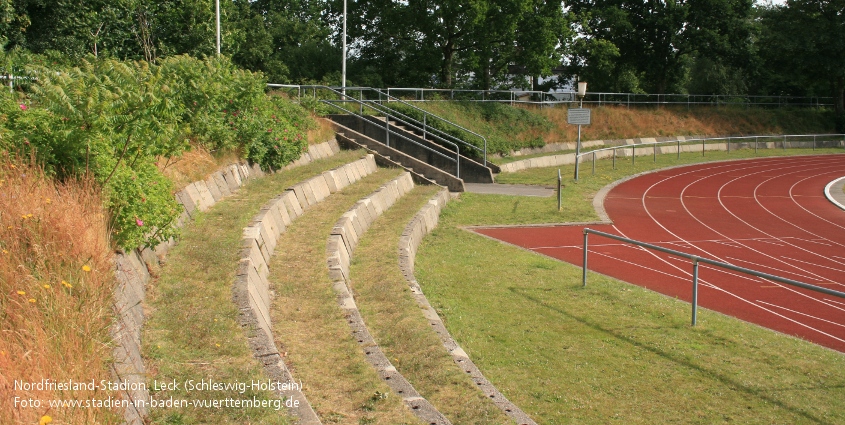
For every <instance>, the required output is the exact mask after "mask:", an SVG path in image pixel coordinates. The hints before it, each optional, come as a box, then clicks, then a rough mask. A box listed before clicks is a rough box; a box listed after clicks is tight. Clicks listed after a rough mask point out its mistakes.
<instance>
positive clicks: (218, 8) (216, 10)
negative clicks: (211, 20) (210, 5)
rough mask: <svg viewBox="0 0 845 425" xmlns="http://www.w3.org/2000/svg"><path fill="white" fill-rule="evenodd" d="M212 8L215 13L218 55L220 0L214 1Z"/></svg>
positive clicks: (218, 51) (218, 52)
mask: <svg viewBox="0 0 845 425" xmlns="http://www.w3.org/2000/svg"><path fill="white" fill-rule="evenodd" d="M214 9H215V12H216V15H217V56H220V0H215V1H214Z"/></svg>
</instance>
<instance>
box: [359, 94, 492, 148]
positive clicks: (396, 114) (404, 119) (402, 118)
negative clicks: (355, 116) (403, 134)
mask: <svg viewBox="0 0 845 425" xmlns="http://www.w3.org/2000/svg"><path fill="white" fill-rule="evenodd" d="M362 102H365V103H367V104H368V105H369V106H370V108H372V109H373V110H375V111H377V112H380V113H382V114H385V115H393V119H394V120H395V121H396V122H398V123H401V124H404V125H406V126H408V127H411V128H412V129H414V130H419V131H421V132H422V133H423V139H425V138H426V136H427V135H431V136H432V137H434V138H436V139H438V140H440V141H443V142H445V143H449V144H451V145H453V146H454V145H455V143H453V142H451V141H449V140H447V139H446V138H445V137H448V138H451V139H454V140H456V141H458V142H460V143H463V144H465V145H467V146H469V147H471V148H473V149H475V150H477V151H479V152H480V151H481V149H480V148H479V147H478V146H475V145H472V144H470V143H467V142H465V141H463V140H461V139H459V138H456V137H455V136H452V135H450V134H448V133H444V132H442V131H440V130H438V129H436V128H433V127H432V128H431V129H433V130H437V132H438V133H442V134H443V136H440V135H439V134H436V133H431V131H430V130H427V129H426V128H425V127H422V128H421V127H419V126H418V125H416V124H419V125H423V126H424V125H425V124H424V123H421V122H419V120H416V119H414V118H413V117H410V116H408V115H405V114H403V113H402V112H400V111H396V110H394V109H390V108H388V107H386V106H384V105H382V104H381V103H378V102H376V101H373V100H363V101H362ZM414 123H416V124H414ZM444 136H445V137H444Z"/></svg>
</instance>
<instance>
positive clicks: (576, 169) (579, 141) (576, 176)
mask: <svg viewBox="0 0 845 425" xmlns="http://www.w3.org/2000/svg"><path fill="white" fill-rule="evenodd" d="M580 97H581V104H580V106H579V108H583V107H584V97H583V96H580ZM580 154H581V124H578V142H577V143H576V144H575V180H578V156H579V155H580Z"/></svg>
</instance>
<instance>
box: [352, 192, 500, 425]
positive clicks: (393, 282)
mask: <svg viewBox="0 0 845 425" xmlns="http://www.w3.org/2000/svg"><path fill="white" fill-rule="evenodd" d="M439 189H440V188H439V187H437V186H418V187H416V188H415V189H414V190H413V191H412V192H411V193H409V194H407V195H405V197H403V198H402V199H400V200H399V201H398V202H397V203H396V204H394V205H393V206H392V207H391V208H390V209H389V210H388V211H387V212H385V213H384V215H382V216H381V217H380V218H379V219H378V220H376V221H375V222H374V223H373V225H372V226H371V227H370V229H369V230H368V231H367V233H366V234H365V235H364V237H363V238H361V241H360V243H359V245H358V248H356V250H355V256H354V257H353V259H352V271H351V275H352V289H353V291H355V300H356V302H357V303H358V307H359V309H360V311H361V315H362V316H363V318H364V321H365V323H367V327H368V328H369V329H370V332H372V334H373V337H374V338H375V340H376V342H377V343H378V344H379V346H380V347H381V348H382V350H384V354H385V355H386V356H387V357H388V358H389V359H390V360H391V362H392V363H393V365H394V366H395V367H396V368H397V370H398V371H399V372H400V373H402V374H403V375H404V376H405V378H407V379H408V380H409V381H410V382H411V384H412V385H414V388H416V389H417V391H419V393H420V394H421V395H422V396H423V397H425V398H426V399H427V400H428V401H429V402H431V403H432V404H433V405H434V406H435V407H436V408H437V409H438V410H439V411H440V412H441V413H443V414H444V415H446V417H447V418H449V420H451V421H452V423H454V424H505V423H511V421H510V419H509V418H508V417H506V416H505V415H504V414H503V413H502V411H501V410H499V409H498V408H497V407H496V406H495V405H494V404H493V403H492V402H491V401H490V399H489V398H487V397H485V395H484V394H482V393H481V392H480V391H479V390H478V388H477V386H476V385H475V383H473V382H472V381H471V380H470V379H469V378H468V377H467V375H466V373H463V371H462V370H461V369H460V368H459V367H458V366H457V365H456V364H455V363H454V361H453V360H452V357H451V356H450V355H449V354H448V353H447V352H446V350H445V348H443V344H442V342H441V341H440V337H438V336H437V335H436V334H435V333H434V332H433V331H432V330H431V326H430V325H429V323H428V321H427V320H426V319H425V317H424V316H423V314H422V312H421V311H420V308H419V306H418V305H417V303H416V301H414V299H413V298H412V297H411V292H410V290H409V288H408V283H407V281H406V280H405V278H404V276H403V275H402V272H401V271H400V270H399V264H398V258H399V254H398V251H397V247H398V245H399V237H400V236H401V235H402V232H403V231H404V229H405V226H406V225H407V224H408V222H410V221H411V219H412V218H413V217H414V215H415V214H416V213H417V211H419V209H420V208H421V207H422V206H423V205H424V204H425V203H426V202H428V200H429V199H431V197H432V196H433V195H434V194H435V193H437V191H438V190H439Z"/></svg>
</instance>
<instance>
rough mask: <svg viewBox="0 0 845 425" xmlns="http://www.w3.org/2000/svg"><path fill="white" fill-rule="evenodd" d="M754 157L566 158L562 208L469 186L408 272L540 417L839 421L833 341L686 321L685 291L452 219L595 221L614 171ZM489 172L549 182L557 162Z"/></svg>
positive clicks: (839, 358) (839, 383) (506, 386)
mask: <svg viewBox="0 0 845 425" xmlns="http://www.w3.org/2000/svg"><path fill="white" fill-rule="evenodd" d="M760 152H761V153H760V154H761V155H783V154H784V153H783V152H782V151H780V150H776V149H773V150H769V151H763V150H761V151H760ZM821 152H823V151H821V150H819V151H817V153H821ZM826 152H831V151H830V150H828V151H826ZM838 152H841V150H839V151H838ZM797 153H805V154H808V153H811V151H809V150H805V151H797V150H790V151H788V152H787V154H797ZM749 156H754V152H753V150H744V151H738V152H737V151H734V152H731V153H730V154H728V153H726V152H708V153H707V156H706V158H702V157H701V154H700V153H698V154H686V155H683V154H682V157H681V160H680V161H677V160H676V159H675V155H674V154H672V155H663V156H658V159H657V162H656V163H653V162H652V159H651V158H648V157H641V158H638V160H637V162H636V166H632V165H631V163H630V160H629V161H628V162H619V163H618V164H617V166H618V167H617V168H618V169H617V170H615V171H614V170H610V168H611V166H610V161H599V164H598V172H597V173H596V175H595V176H592V175H590V169H589V167H585V169H582V170H583V171H584V172H583V174H582V179H581V180H580V181H578V182H575V181H574V180H572V178H571V177H569V176H571V174H572V171H573V170H572V166H568V167H566V168H564V169H563V170H561V172H562V174H563V175H564V176H567V177H566V178H565V179H564V181H565V182H566V185H565V188H564V190H563V205H564V209H563V211H562V212H560V213H558V212H557V208H556V207H557V205H556V200H555V199H554V198H518V197H508V196H489V195H488V196H482V195H474V194H464V195H463V196H462V197H461V199H460V200H458V201H453V202H452V203H450V204H449V205H448V206H447V208H446V209H445V210H444V212H443V214H442V215H441V223H440V225H439V227H438V228H437V229H436V230H435V231H434V233H433V234H432V235H430V236H429V237H428V238H426V239H425V240H424V243H423V246H422V247H421V250H420V252H419V254H418V256H417V278H418V279H419V281H420V284H421V285H422V287H423V290H424V291H426V293H427V295H428V297H429V299H430V300H431V301H432V303H433V304H434V305H435V307H436V308H437V309H438V310H439V312H440V313H441V315H442V316H443V317H444V320H445V321H446V324H447V327H448V328H449V329H450V331H451V332H452V333H453V335H454V336H455V338H456V339H457V340H458V341H459V343H461V344H462V345H463V348H464V349H465V350H466V351H467V352H468V353H469V355H470V356H471V357H472V358H473V359H474V361H475V362H476V363H477V364H479V367H481V369H482V370H483V371H484V373H485V374H486V375H487V377H488V378H489V379H490V380H491V381H493V382H494V383H495V384H496V385H497V386H498V387H499V389H500V390H502V392H503V393H505V395H507V396H508V397H509V398H510V399H511V400H512V401H514V402H515V403H516V404H517V405H519V406H520V407H522V408H523V409H524V410H526V412H528V413H529V414H530V415H532V416H533V417H534V418H535V419H536V420H537V421H538V422H540V423H548V424H554V423H607V422H619V423H666V422H682V423H716V422H738V423H842V422H843V421H845V408H843V404H842V400H843V395H845V372H843V370H845V357H843V355H842V354H841V353H837V352H833V351H831V350H828V349H825V348H821V347H818V346H816V345H813V344H809V343H806V342H803V341H800V340H798V339H795V338H791V337H787V336H784V335H780V334H776V333H773V332H771V331H768V330H765V329H762V328H760V327H757V326H754V325H750V324H747V323H744V322H741V321H738V320H735V319H732V318H729V317H726V316H723V315H721V314H718V313H712V312H707V311H703V312H701V313H700V314H699V326H697V327H696V328H691V327H690V326H689V311H688V310H689V306H688V304H686V303H683V302H679V301H676V300H674V299H670V298H667V297H664V296H662V295H659V294H656V293H653V292H650V291H647V290H644V289H641V288H639V287H636V286H632V285H628V284H625V283H623V282H619V281H616V280H614V279H610V278H607V277H604V276H600V275H594V276H591V277H590V286H589V287H588V288H586V289H582V288H581V287H580V273H581V272H580V269H579V268H577V267H575V266H572V265H569V264H565V263H562V262H559V261H556V260H552V259H549V258H546V257H542V256H539V255H536V254H533V253H529V252H527V251H524V250H521V249H519V248H515V247H512V246H509V245H505V244H501V243H499V242H496V241H493V240H490V239H487V238H485V237H482V236H478V235H475V234H473V233H470V232H468V231H465V230H463V229H461V226H466V225H474V224H516V223H551V222H583V221H592V220H596V219H597V217H596V215H595V213H594V211H593V208H592V206H591V200H592V197H593V196H594V194H595V193H596V192H597V191H598V190H599V189H600V188H601V187H603V186H604V185H606V184H607V183H610V182H612V181H615V180H617V179H619V178H621V177H624V176H627V175H630V174H634V173H637V172H642V171H646V170H649V169H656V168H663V167H667V166H672V165H678V164H681V163H693V162H699V161H702V160H719V159H729V158H731V159H732V158H740V157H749ZM498 180H499V182H502V183H529V184H542V185H550V184H553V183H556V180H557V169H556V168H555V169H550V168H546V169H533V170H526V171H524V172H520V173H515V174H503V175H500V176H499V178H498Z"/></svg>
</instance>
